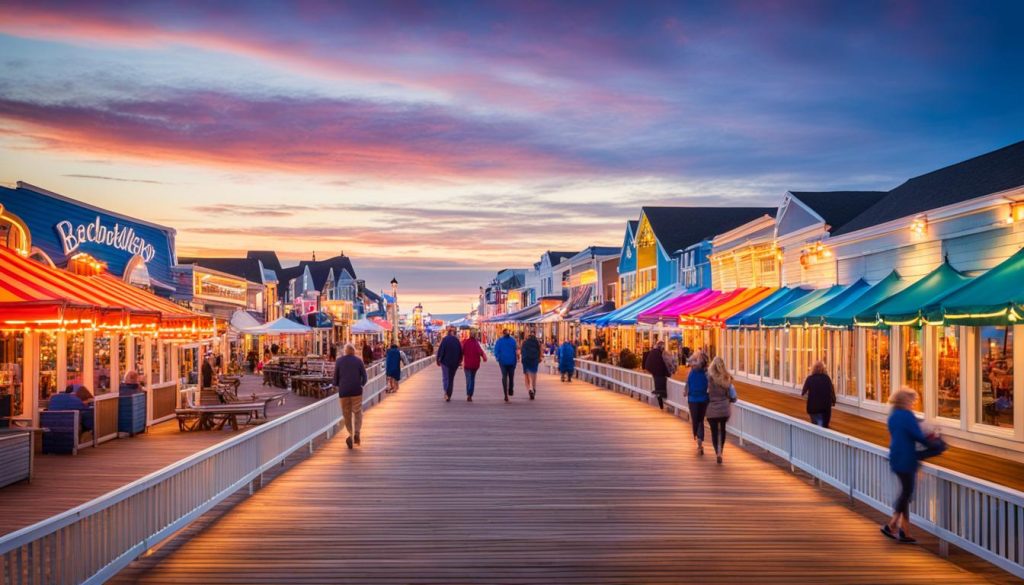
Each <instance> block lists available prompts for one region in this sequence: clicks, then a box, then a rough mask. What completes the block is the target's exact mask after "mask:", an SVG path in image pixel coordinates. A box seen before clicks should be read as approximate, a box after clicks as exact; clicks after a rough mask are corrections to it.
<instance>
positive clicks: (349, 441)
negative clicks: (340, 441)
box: [345, 437, 352, 449]
mask: <svg viewBox="0 0 1024 585" xmlns="http://www.w3.org/2000/svg"><path fill="white" fill-rule="evenodd" d="M345 444H346V445H348V448H349V449H351V448H352V437H345Z"/></svg>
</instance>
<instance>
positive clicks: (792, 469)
mask: <svg viewBox="0 0 1024 585" xmlns="http://www.w3.org/2000/svg"><path fill="white" fill-rule="evenodd" d="M786 428H788V429H789V444H788V445H787V446H786V454H787V455H789V471H790V473H795V472H796V467H795V466H794V465H793V425H791V424H789V423H786Z"/></svg>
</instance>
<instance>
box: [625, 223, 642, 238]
mask: <svg viewBox="0 0 1024 585" xmlns="http://www.w3.org/2000/svg"><path fill="white" fill-rule="evenodd" d="M626 227H627V228H629V233H631V234H633V235H634V236H635V235H636V230H637V228H638V227H640V220H638V219H631V220H629V221H627V222H626Z"/></svg>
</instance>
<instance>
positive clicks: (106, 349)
mask: <svg viewBox="0 0 1024 585" xmlns="http://www.w3.org/2000/svg"><path fill="white" fill-rule="evenodd" d="M92 355H93V358H92V359H93V367H92V377H93V382H92V391H93V394H95V395H96V396H99V395H101V394H107V393H109V392H110V388H111V386H110V373H111V372H110V337H109V336H106V335H103V336H100V335H97V336H96V338H95V340H94V342H93V354H92Z"/></svg>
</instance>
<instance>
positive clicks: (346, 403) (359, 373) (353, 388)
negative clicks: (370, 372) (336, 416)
mask: <svg viewBox="0 0 1024 585" xmlns="http://www.w3.org/2000/svg"><path fill="white" fill-rule="evenodd" d="M365 385H366V367H365V366H363V361H362V360H361V359H359V358H358V357H356V347H355V346H354V345H352V344H351V343H346V344H345V349H344V350H342V356H341V357H340V358H338V361H337V362H335V364H334V386H335V387H336V388H337V389H338V398H340V399H341V417H342V420H344V421H345V429H346V430H347V431H348V437H347V438H346V439H345V444H347V445H348V448H349V449H351V448H352V443H353V442H355V444H356V445H358V444H359V430H360V429H361V428H362V426H363V386H365Z"/></svg>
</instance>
